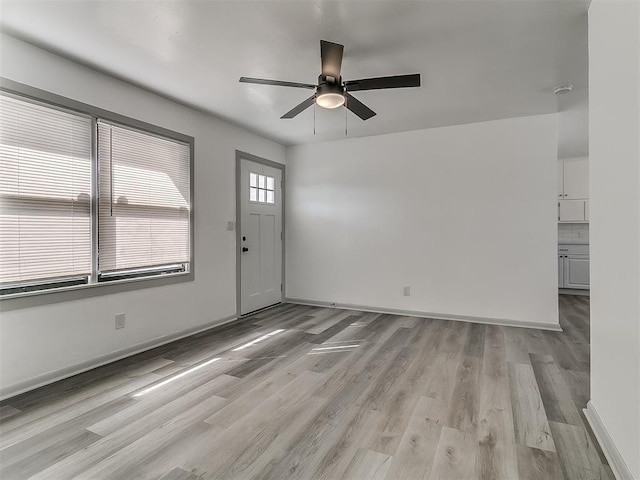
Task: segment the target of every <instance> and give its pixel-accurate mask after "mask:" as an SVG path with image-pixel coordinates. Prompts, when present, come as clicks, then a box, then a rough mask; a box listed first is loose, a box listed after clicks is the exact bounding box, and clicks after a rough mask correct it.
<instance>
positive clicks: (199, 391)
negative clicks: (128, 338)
mask: <svg viewBox="0 0 640 480" xmlns="http://www.w3.org/2000/svg"><path fill="white" fill-rule="evenodd" d="M560 305H561V324H562V327H563V328H564V332H562V333H556V332H547V331H540V330H531V329H524V328H509V327H498V326H488V325H480V324H471V323H464V322H454V321H445V320H430V319H424V318H415V317H402V316H396V315H384V314H377V313H365V312H359V311H348V310H339V309H332V308H319V307H308V306H301V305H291V304H285V305H281V306H278V307H276V308H273V309H270V310H267V311H264V312H262V313H258V314H256V315H253V316H251V317H249V318H246V319H243V320H240V321H236V322H234V323H233V324H232V325H227V326H224V327H220V328H216V329H213V330H209V331H207V332H204V333H201V334H198V335H195V336H192V337H189V338H186V339H183V340H180V341H177V342H174V343H171V344H169V345H165V346H162V347H159V348H156V349H154V350H150V351H148V352H145V353H143V354H139V355H136V356H134V357H130V358H127V359H125V360H121V361H119V362H116V363H113V364H110V365H107V366H104V367H101V368H98V369H95V370H92V371H90V372H87V373H84V374H81V375H77V376H75V377H72V378H69V379H66V380H63V381H60V382H57V383H55V384H52V385H49V386H46V387H43V388H40V389H38V390H35V391H32V392H29V393H26V394H23V395H21V396H18V397H15V398H13V399H9V400H7V401H5V402H3V403H2V405H1V407H0V417H2V420H1V423H0V425H1V433H2V434H1V437H0V449H1V450H0V478H2V479H6V480H8V479H27V478H33V479H43V480H45V479H46V480H67V479H73V478H78V479H104V480H106V479H123V480H133V479H138V478H140V479H162V480H196V479H214V478H215V479H253V478H261V479H262V478H270V479H286V478H292V479H334V478H335V479H338V478H347V479H351V478H353V479H359V478H363V479H369V478H380V479H383V478H389V479H396V478H397V479H400V478H404V479H423V478H424V479H434V480H435V479H460V480H467V479H491V480H500V479H505V480H518V479H520V480H533V479H536V480H544V479H563V478H564V479H567V480H579V479H587V480H590V479H593V480H596V479H607V480H609V479H613V478H614V477H613V475H612V473H611V469H610V468H609V466H608V465H607V464H606V460H605V459H604V457H603V456H602V454H601V452H600V450H599V448H598V446H597V445H596V443H595V440H594V438H593V436H592V434H591V432H590V431H589V430H588V428H587V427H586V421H585V419H584V417H583V415H582V411H581V410H582V408H584V406H585V405H586V402H587V400H588V398H589V300H588V297H577V296H561V297H560Z"/></svg>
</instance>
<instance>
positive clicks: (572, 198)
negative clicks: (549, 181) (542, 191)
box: [558, 158, 589, 223]
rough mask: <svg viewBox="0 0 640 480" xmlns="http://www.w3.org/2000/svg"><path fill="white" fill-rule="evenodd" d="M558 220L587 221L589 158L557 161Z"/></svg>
mask: <svg viewBox="0 0 640 480" xmlns="http://www.w3.org/2000/svg"><path fill="white" fill-rule="evenodd" d="M558 221H559V222H572V223H574V222H577V223H587V222H588V221H589V159H587V158H575V159H567V160H563V161H561V162H559V163H558Z"/></svg>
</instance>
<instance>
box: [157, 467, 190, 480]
mask: <svg viewBox="0 0 640 480" xmlns="http://www.w3.org/2000/svg"><path fill="white" fill-rule="evenodd" d="M160 480H198V477H197V476H196V475H195V474H193V473H190V472H187V471H185V470H183V469H181V468H178V467H176V468H174V469H173V470H171V471H170V472H168V473H167V474H166V475H165V476H163V477H162V478H161V479H160Z"/></svg>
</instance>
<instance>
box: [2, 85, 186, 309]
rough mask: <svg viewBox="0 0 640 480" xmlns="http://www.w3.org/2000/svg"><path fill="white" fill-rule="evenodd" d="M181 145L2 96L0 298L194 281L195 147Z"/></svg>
mask: <svg viewBox="0 0 640 480" xmlns="http://www.w3.org/2000/svg"><path fill="white" fill-rule="evenodd" d="M89 108H91V107H89ZM90 113H93V112H90ZM158 130H160V129H158ZM176 136H177V137H178V138H180V140H176V139H174V138H169V137H167V136H162V135H159V134H155V133H149V132H147V131H142V130H138V129H134V128H131V127H129V126H125V125H122V124H120V123H119V122H118V123H116V122H112V121H110V120H107V119H106V118H101V116H99V115H93V114H89V113H88V114H83V113H77V112H71V111H67V110H64V109H60V108H58V107H54V106H51V105H46V104H43V103H37V102H34V101H31V100H27V99H23V98H19V97H17V96H14V95H10V94H5V93H2V94H0V202H1V203H0V294H1V295H2V296H7V295H17V294H21V293H24V292H33V291H40V290H49V289H55V288H59V287H69V286H75V285H78V284H97V283H104V282H113V281H116V280H127V279H132V278H140V277H156V278H157V277H158V276H166V275H167V274H176V273H185V272H188V271H189V270H190V262H191V253H192V252H191V235H192V232H191V230H192V228H191V161H192V152H191V149H192V139H189V140H190V141H188V140H187V139H188V137H186V138H185V140H184V141H183V139H182V137H184V136H181V135H179V134H176ZM92 145H95V148H92ZM92 191H93V192H95V194H92ZM92 195H95V197H94V196H92Z"/></svg>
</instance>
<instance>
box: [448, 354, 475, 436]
mask: <svg viewBox="0 0 640 480" xmlns="http://www.w3.org/2000/svg"><path fill="white" fill-rule="evenodd" d="M480 365H481V362H480V359H478V358H475V357H470V356H467V355H463V357H462V359H461V361H460V365H459V367H458V371H457V372H456V382H455V386H454V388H453V397H452V399H451V402H450V404H449V416H448V420H447V422H446V425H447V426H448V427H451V428H454V429H456V430H459V431H461V432H469V433H475V431H476V429H477V427H478V406H479V402H478V399H479V394H480V392H479V389H478V377H479V375H480Z"/></svg>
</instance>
